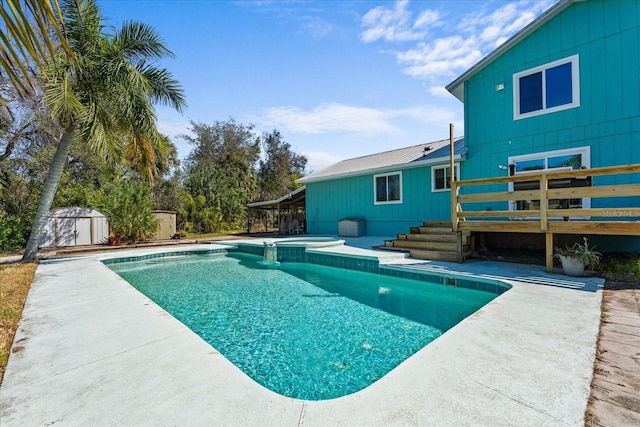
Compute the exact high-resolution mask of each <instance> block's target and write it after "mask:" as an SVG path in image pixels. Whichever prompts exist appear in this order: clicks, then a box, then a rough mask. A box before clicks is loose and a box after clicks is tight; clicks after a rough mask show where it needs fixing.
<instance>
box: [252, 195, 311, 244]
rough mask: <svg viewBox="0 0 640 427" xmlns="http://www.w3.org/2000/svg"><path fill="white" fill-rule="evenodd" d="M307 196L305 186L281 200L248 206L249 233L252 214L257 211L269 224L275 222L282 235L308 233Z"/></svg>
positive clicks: (278, 231)
mask: <svg viewBox="0 0 640 427" xmlns="http://www.w3.org/2000/svg"><path fill="white" fill-rule="evenodd" d="M306 194H307V191H306V186H304V185H303V186H302V187H300V188H298V189H296V190H294V191H292V192H291V193H289V194H286V195H284V196H282V197H280V198H279V199H275V200H267V201H264V202H255V203H249V204H247V208H248V209H247V233H251V229H252V226H253V224H252V223H251V221H252V218H253V216H252V212H256V211H257V212H262V213H263V214H264V220H265V221H266V222H267V224H268V223H269V222H275V224H276V226H277V233H278V234H280V235H285V234H304V233H306V232H307V229H306V226H305V225H306V203H305V201H306ZM267 228H268V225H267Z"/></svg>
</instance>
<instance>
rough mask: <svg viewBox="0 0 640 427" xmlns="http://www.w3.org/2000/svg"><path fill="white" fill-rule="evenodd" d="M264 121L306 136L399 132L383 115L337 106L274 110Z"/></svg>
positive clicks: (352, 107) (377, 112)
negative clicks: (330, 133)
mask: <svg viewBox="0 0 640 427" xmlns="http://www.w3.org/2000/svg"><path fill="white" fill-rule="evenodd" d="M265 120H266V121H267V122H269V123H273V124H274V125H275V127H282V128H286V129H289V130H291V131H294V132H299V133H307V134H318V133H325V132H334V131H338V132H353V133H358V134H363V135H367V134H380V133H394V132H398V129H396V128H395V127H394V126H393V125H392V124H391V123H389V114H388V113H387V112H385V111H382V110H376V109H374V108H366V107H354V106H351V105H340V104H324V105H321V106H319V107H316V108H314V109H313V110H311V111H304V110H301V109H299V108H296V107H276V108H272V109H270V110H268V111H267V114H266V117H265Z"/></svg>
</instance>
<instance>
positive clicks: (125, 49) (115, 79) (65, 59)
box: [2, 0, 186, 260]
mask: <svg viewBox="0 0 640 427" xmlns="http://www.w3.org/2000/svg"><path fill="white" fill-rule="evenodd" d="M29 3H34V4H38V5H39V4H40V3H41V2H39V1H36V0H33V1H32V2H29ZM61 10H62V17H63V19H62V21H61V23H60V24H61V25H62V26H63V27H64V32H60V31H58V32H57V34H58V36H59V38H60V40H59V42H60V45H61V46H62V47H63V48H58V49H55V51H54V52H53V55H51V56H48V55H46V54H45V55H43V56H44V57H46V58H47V61H46V62H42V63H43V65H42V66H41V73H40V76H39V77H40V78H41V83H40V84H41V86H42V90H43V93H44V101H45V105H46V108H47V110H48V111H49V113H50V114H51V116H52V117H54V118H55V119H56V121H57V124H58V127H59V132H58V138H57V140H58V142H57V148H56V152H55V155H54V157H53V160H52V162H51V165H50V168H49V172H48V174H47V177H46V179H45V184H44V190H43V192H42V197H41V198H40V203H39V205H38V210H37V212H36V215H35V219H34V223H33V226H32V228H31V234H30V236H29V240H28V242H27V247H26V249H25V253H24V256H23V260H30V259H34V258H35V256H36V253H37V248H38V242H39V240H40V235H41V233H42V229H43V227H44V224H45V222H46V217H47V214H48V212H49V209H50V207H51V203H52V201H53V198H54V196H55V193H56V190H57V187H58V184H59V182H60V177H61V175H62V171H63V168H64V166H65V162H66V160H67V155H68V153H69V150H70V148H71V145H72V143H73V142H74V141H80V142H82V143H84V144H88V145H89V147H91V149H92V150H94V151H95V152H97V153H98V154H100V155H101V156H103V157H104V158H106V159H108V160H110V161H114V162H116V161H118V160H121V159H122V158H125V157H128V158H131V159H133V160H134V161H135V162H136V163H137V164H139V165H142V166H143V170H142V173H143V174H144V175H145V177H146V178H147V179H152V178H153V166H154V165H155V162H156V153H157V152H158V151H159V150H160V149H161V147H162V146H163V145H164V144H165V143H166V140H165V139H164V138H163V137H162V135H160V134H159V132H158V130H157V128H156V116H155V109H154V104H153V103H154V102H159V103H162V104H165V105H170V106H172V107H174V108H175V109H177V110H178V111H181V110H182V108H183V107H184V106H185V105H186V103H185V99H184V96H183V93H182V89H181V88H180V86H179V84H178V82H177V81H176V80H174V79H173V77H172V76H171V74H170V73H169V72H168V71H167V70H166V69H163V68H158V67H157V66H156V65H155V61H157V60H159V59H161V58H163V57H165V56H173V54H172V53H171V51H169V50H168V49H167V48H166V47H165V46H164V45H163V43H162V41H161V39H160V36H159V35H158V33H157V32H156V31H155V30H153V29H152V28H151V27H149V26H147V25H145V24H142V23H136V22H126V23H125V24H123V26H122V28H120V29H119V30H118V31H116V32H115V33H114V34H108V33H106V32H105V28H106V27H105V26H104V25H103V22H102V20H103V19H102V16H101V14H100V10H99V8H98V6H97V4H96V2H95V0H77V1H73V0H65V1H64V2H63V3H62V8H61ZM36 12H37V11H36ZM36 12H34V13H33V14H34V15H35V14H36ZM46 16H48V17H49V18H47V19H49V21H48V22H49V23H51V21H50V15H46ZM54 16H55V15H54ZM3 17H4V16H3ZM36 21H37V19H36ZM45 21H46V20H45ZM54 22H57V21H54ZM58 27H60V26H58ZM19 30H20V29H18V30H16V33H20V31H19ZM22 32H23V33H25V34H24V36H25V38H27V39H28V35H26V33H28V31H27V30H26V29H25V30H24V31H22ZM5 39H6V38H3V40H2V41H3V47H7V46H8V47H11V46H12V43H16V40H18V41H19V40H21V38H19V37H16V39H15V40H14V41H13V42H12V41H9V40H5ZM18 44H19V43H18ZM65 46H68V50H66V49H64V47H65ZM47 52H49V53H51V50H50V49H49V50H47ZM69 52H71V54H69ZM36 53H37V52H35V53H34V54H33V55H24V56H25V58H26V59H25V61H27V60H28V59H33V60H34V61H35V60H36V58H37V57H38V55H37V54H36ZM45 53H46V52H45ZM31 56H32V57H33V58H31ZM21 64H23V63H21ZM2 65H3V69H4V70H5V71H6V72H7V74H10V73H11V72H13V74H18V73H19V72H18V73H16V69H18V68H19V67H18V68H16V66H15V65H12V64H11V63H9V64H8V63H7V62H6V61H5V62H3V63H2Z"/></svg>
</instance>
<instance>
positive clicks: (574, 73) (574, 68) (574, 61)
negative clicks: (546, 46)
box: [513, 54, 580, 120]
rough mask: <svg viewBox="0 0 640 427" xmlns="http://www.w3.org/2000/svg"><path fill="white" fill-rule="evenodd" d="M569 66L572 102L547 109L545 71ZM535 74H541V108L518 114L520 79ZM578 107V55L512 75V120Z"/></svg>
mask: <svg viewBox="0 0 640 427" xmlns="http://www.w3.org/2000/svg"><path fill="white" fill-rule="evenodd" d="M568 63H570V64H571V95H572V101H571V102H570V103H567V104H562V105H557V106H555V107H551V108H547V95H546V73H545V71H546V70H548V69H551V68H554V67H558V66H560V65H564V64H568ZM536 73H542V108H541V109H539V110H534V111H529V112H527V113H520V79H521V78H522V77H527V76H531V75H534V74H536ZM579 106H580V55H577V54H576V55H572V56H568V57H566V58H562V59H559V60H557V61H553V62H549V63H547V64H544V65H539V66H537V67H534V68H529V69H528V70H524V71H520V72H518V73H515V74H514V75H513V119H514V120H521V119H526V118H529V117H536V116H540V115H543V114H550V113H555V112H557V111H563V110H568V109H570V108H577V107H579Z"/></svg>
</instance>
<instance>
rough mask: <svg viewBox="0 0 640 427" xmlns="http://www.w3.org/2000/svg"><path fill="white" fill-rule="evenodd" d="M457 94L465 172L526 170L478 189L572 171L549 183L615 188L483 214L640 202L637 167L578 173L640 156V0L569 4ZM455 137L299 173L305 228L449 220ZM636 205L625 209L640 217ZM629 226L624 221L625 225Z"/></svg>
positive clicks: (394, 227)
mask: <svg viewBox="0 0 640 427" xmlns="http://www.w3.org/2000/svg"><path fill="white" fill-rule="evenodd" d="M447 90H448V91H449V92H450V93H451V94H453V95H454V96H455V97H456V98H458V99H459V100H460V101H462V102H463V103H464V135H465V136H464V139H458V140H457V141H456V143H455V158H454V161H455V165H456V166H455V168H456V174H455V176H456V178H457V179H458V180H462V181H463V182H464V181H465V180H476V179H481V178H499V177H508V176H510V175H523V176H520V177H515V178H517V179H513V180H510V181H509V182H508V183H506V182H505V183H496V184H495V185H494V186H493V187H494V188H489V189H488V190H487V189H485V190H481V191H480V192H483V191H494V192H495V191H497V192H505V191H507V192H513V191H517V192H520V193H518V194H523V192H524V191H527V190H530V191H535V190H538V191H541V188H540V181H539V180H532V181H526V180H524V178H526V175H527V174H534V173H540V172H545V173H546V172H562V173H566V174H567V175H570V176H569V177H568V178H567V179H562V180H554V181H553V182H552V183H551V184H550V187H549V188H554V189H555V190H554V191H555V192H556V193H558V194H560V193H562V192H563V191H564V193H562V194H567V191H565V190H566V187H583V188H584V187H591V186H593V187H597V186H607V187H608V189H609V190H608V191H609V194H608V195H607V197H593V198H590V197H582V198H570V196H569V198H567V197H566V196H565V197H558V198H557V199H549V201H548V206H544V207H541V206H540V202H539V201H538V200H505V201H492V200H489V201H486V202H482V204H481V206H479V207H478V206H476V207H475V208H474V209H475V210H477V211H485V213H490V212H514V211H526V210H531V211H532V212H538V213H537V214H532V215H531V218H535V217H536V215H537V216H538V218H540V212H541V209H543V208H544V209H545V210H546V209H548V210H550V211H551V212H556V213H555V215H556V217H553V216H550V217H549V220H560V222H562V220H563V218H565V221H566V220H567V219H568V217H569V215H567V216H565V215H564V214H562V215H558V213H557V212H559V210H561V209H562V210H564V209H575V210H574V212H580V211H582V212H587V211H589V212H595V211H597V210H598V209H601V210H600V212H604V210H606V209H610V208H623V207H625V208H629V207H630V208H638V207H640V201H639V200H638V199H639V198H640V197H636V196H635V193H637V191H636V190H634V189H633V188H631V189H629V186H628V184H638V183H640V181H639V180H638V175H639V174H638V173H627V174H624V173H623V174H617V175H616V174H610V175H597V176H581V174H577V173H573V172H571V171H573V170H578V169H590V168H602V167H607V166H620V165H633V164H640V0H559V1H558V2H557V3H556V4H554V5H553V6H552V7H551V8H550V9H548V10H547V11H546V12H545V13H543V14H542V15H541V16H539V17H538V18H537V19H535V20H534V21H532V22H531V23H530V24H529V25H527V26H526V27H525V28H523V29H522V30H520V31H519V32H518V33H517V34H515V35H514V36H513V37H511V38H510V39H509V40H507V41H506V42H505V43H504V44H502V45H501V46H500V47H498V48H497V49H495V50H494V51H493V52H491V53H490V54H488V55H487V56H486V57H484V58H483V59H482V60H481V61H480V62H478V63H477V64H476V65H474V66H473V67H472V68H470V69H469V70H468V71H466V72H465V73H464V74H462V75H461V76H460V77H458V78H457V79H456V80H454V81H453V82H452V83H450V84H449V85H448V86H447ZM447 145H448V140H444V141H437V142H434V143H430V144H423V145H418V146H414V147H408V148H404V149H399V150H394V151H390V152H387V153H380V154H374V155H371V156H365V157H361V158H357V159H350V160H345V161H343V162H340V163H337V164H336V165H333V166H331V167H329V168H327V169H325V170H322V171H319V172H317V173H314V174H311V175H309V176H306V177H304V178H302V179H300V180H299V182H302V183H305V184H306V186H307V187H306V191H307V194H306V198H307V205H306V208H307V209H306V215H307V217H306V221H307V231H308V232H310V233H315V234H337V232H338V224H339V221H340V220H341V219H345V218H363V219H364V220H365V222H366V234H368V235H379V236H391V235H394V234H397V233H406V232H407V231H408V230H409V229H410V228H411V227H416V226H418V225H420V223H421V222H422V221H425V220H426V221H450V220H451V194H450V193H451V192H450V190H449V184H448V182H447V181H448V178H449V177H450V176H451V175H450V173H451V171H450V166H449V164H450V163H449V147H448V146H447ZM532 176H533V175H532ZM521 178H522V179H521ZM512 181H513V182H512ZM619 185H627V189H626V190H625V191H627V193H629V194H632V195H633V196H624V197H619V196H616V194H615V189H614V190H611V189H612V188H614V187H611V186H619ZM521 190H522V191H521ZM470 191H471V192H474V189H471V190H470ZM571 191H573V190H570V189H569V192H571ZM603 191H604V190H603ZM612 191H613V193H612ZM582 193H583V194H586V193H589V192H588V191H583V192H582ZM590 194H596V193H595V192H593V193H590ZM611 194H613V195H614V197H609V196H611ZM496 200H497V199H496ZM464 210H466V209H464ZM636 211H637V209H634V210H629V211H626V212H634V214H633V215H632V216H635V212H636ZM563 212H564V211H563ZM567 212H569V211H567ZM526 215H527V214H526V212H514V214H507V215H503V216H506V217H507V218H502V220H503V222H504V220H505V219H506V220H507V221H509V220H512V219H529V218H527V217H526ZM485 216H489V215H485ZM627 216H628V215H627ZM481 219H482V218H481ZM581 219H582V220H586V221H590V220H593V219H597V218H596V217H594V216H593V214H590V216H585V217H582V218H581V217H580V216H579V215H571V223H570V224H569V223H567V224H565V225H562V224H557V223H556V224H553V228H554V230H553V231H552V230H549V229H547V230H545V229H544V228H543V229H542V230H540V229H538V231H537V232H538V233H542V234H539V236H538V237H539V238H540V239H542V241H543V242H546V243H545V244H546V246H547V252H548V251H549V248H551V247H552V245H553V239H552V234H547V239H546V241H545V238H544V233H555V234H566V233H568V234H571V233H573V234H577V233H582V231H581V230H579V229H578V228H574V229H573V230H572V229H570V227H572V224H576V223H577V221H576V220H581ZM634 219H635V218H634ZM546 220H547V217H546V216H545V221H546ZM486 223H487V222H485V224H486ZM521 223H522V224H523V226H524V225H525V221H522V222H521ZM480 224H482V223H480ZM545 224H546V222H545ZM612 224H613V222H612V223H610V224H605V225H604V226H605V228H606V226H609V225H612ZM511 225H513V224H511ZM613 225H615V224H613ZM506 226H507V227H508V224H507V225H506ZM545 226H546V225H545ZM480 227H482V225H481V226H480ZM585 227H588V226H585ZM469 229H470V228H467V230H469ZM489 229H490V228H487V229H486V230H483V231H487V230H489ZM586 229H587V228H585V230H586ZM620 229H624V228H618V229H616V230H620ZM510 230H512V231H513V227H511V228H510ZM494 231H495V230H494ZM512 231H509V232H512ZM529 232H535V231H532V230H531V229H529ZM616 232H617V231H615V230H614V231H607V232H606V233H600V234H609V235H614V234H616ZM586 234H589V233H586ZM596 234H598V233H596ZM619 234H625V233H624V232H623V233H619ZM598 239H600V240H598ZM621 239H622V238H621V237H620V236H619V235H618V236H616V237H615V238H613V240H612V238H611V237H605V236H598V238H597V239H596V240H598V245H599V247H600V249H601V250H609V249H610V248H611V247H612V245H611V243H612V242H616V244H617V248H618V250H619V249H621V248H620V243H621V242H622V240H621ZM624 239H626V240H625V242H628V245H626V243H625V249H632V250H638V249H640V245H639V244H638V242H639V241H640V239H638V238H636V237H631V236H629V237H625V238H624ZM601 241H602V244H601V243H600V242H601ZM607 241H608V243H607ZM607 245H608V246H609V248H607ZM614 249H615V248H614Z"/></svg>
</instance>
